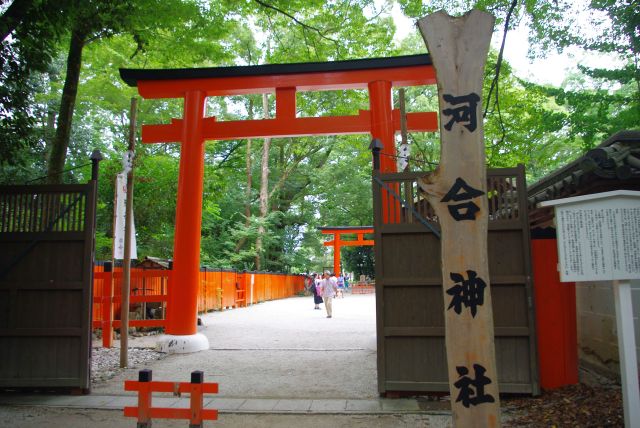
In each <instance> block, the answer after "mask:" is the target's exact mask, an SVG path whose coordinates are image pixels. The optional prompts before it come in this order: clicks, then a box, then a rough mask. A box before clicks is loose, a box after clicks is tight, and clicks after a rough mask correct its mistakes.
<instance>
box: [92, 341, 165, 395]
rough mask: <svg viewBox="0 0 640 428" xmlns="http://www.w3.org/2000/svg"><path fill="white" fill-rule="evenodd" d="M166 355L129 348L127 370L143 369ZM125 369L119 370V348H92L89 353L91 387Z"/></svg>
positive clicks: (149, 350) (150, 350)
mask: <svg viewBox="0 0 640 428" xmlns="http://www.w3.org/2000/svg"><path fill="white" fill-rule="evenodd" d="M166 356H167V354H164V353H162V352H156V351H154V350H152V349H145V348H129V352H128V357H129V358H128V360H129V368H131V369H136V368H143V367H144V365H146V364H147V363H149V362H151V361H156V360H161V359H163V358H164V357H166ZM125 370H126V369H121V368H120V348H93V352H92V353H91V385H92V386H95V385H98V384H100V383H101V382H106V381H108V380H109V379H111V378H113V377H115V376H116V375H118V374H120V373H122V372H124V371H125Z"/></svg>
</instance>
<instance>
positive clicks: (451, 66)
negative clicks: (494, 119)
mask: <svg viewBox="0 0 640 428" xmlns="http://www.w3.org/2000/svg"><path fill="white" fill-rule="evenodd" d="M493 24H494V17H493V16H492V15H490V14H488V13H486V12H481V11H478V10H472V11H471V12H468V13H467V14H465V15H464V16H461V17H451V16H449V15H447V14H446V13H444V12H442V11H440V12H437V13H434V14H432V15H429V16H427V17H424V18H422V19H420V20H419V21H418V26H419V28H420V32H421V33H422V36H423V38H424V40H425V42H426V44H427V47H428V49H429V53H430V55H431V60H432V61H433V65H434V68H435V69H436V77H437V83H438V101H439V105H440V138H441V144H442V155H441V163H440V166H439V167H438V169H437V170H436V171H435V172H434V173H432V174H429V175H427V176H426V177H424V178H422V179H420V187H421V189H422V190H423V191H424V192H425V193H426V194H427V197H428V200H429V203H430V204H431V205H433V207H434V209H435V211H436V213H437V215H438V218H439V221H440V226H441V228H442V240H441V242H442V276H443V287H444V293H443V295H444V300H445V304H444V307H445V334H446V349H447V365H448V374H449V388H450V391H451V408H452V413H453V425H454V426H458V427H497V426H500V399H499V396H498V375H497V370H496V359H495V348H494V333H493V313H492V306H491V291H490V286H489V263H488V256H487V231H488V213H487V207H488V203H487V197H486V188H487V184H486V167H485V150H484V141H483V127H482V114H481V112H482V106H481V104H482V103H481V95H482V77H483V72H484V67H485V62H486V59H487V53H488V50H489V43H490V41H491V34H492V32H493Z"/></svg>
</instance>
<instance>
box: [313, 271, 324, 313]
mask: <svg viewBox="0 0 640 428" xmlns="http://www.w3.org/2000/svg"><path fill="white" fill-rule="evenodd" d="M317 286H318V278H317V276H316V274H315V273H313V274H311V288H310V290H311V292H312V293H313V303H314V304H315V307H314V308H313V309H320V306H319V305H320V303H322V296H320V295H319V294H318V288H317Z"/></svg>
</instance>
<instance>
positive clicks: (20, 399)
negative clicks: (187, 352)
mask: <svg viewBox="0 0 640 428" xmlns="http://www.w3.org/2000/svg"><path fill="white" fill-rule="evenodd" d="M152 403H153V406H154V407H173V408H188V407H189V404H190V400H189V397H153V401H152ZM1 405H20V406H43V407H67V408H75V409H105V410H122V409H123V408H124V407H125V406H136V405H137V397H135V396H114V395H83V396H69V395H2V394H0V406H1ZM204 407H205V408H207V409H216V410H218V411H220V412H221V413H292V414H308V413H316V414H326V413H329V414H357V413H367V414H384V413H432V412H431V411H430V410H422V409H421V408H420V405H419V403H418V401H417V400H416V399H413V398H402V399H387V398H379V399H320V400H312V399H295V398H290V399H284V398H280V399H277V398H248V399H246V398H227V397H215V398H207V397H205V399H204ZM433 413H434V414H435V413H440V414H442V413H447V412H443V411H439V412H433Z"/></svg>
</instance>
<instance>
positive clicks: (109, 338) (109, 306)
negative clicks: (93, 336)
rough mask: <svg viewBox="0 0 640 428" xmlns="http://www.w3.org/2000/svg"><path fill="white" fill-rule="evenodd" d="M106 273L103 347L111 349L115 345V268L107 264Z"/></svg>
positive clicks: (103, 292)
mask: <svg viewBox="0 0 640 428" xmlns="http://www.w3.org/2000/svg"><path fill="white" fill-rule="evenodd" d="M104 272H105V273H106V274H107V275H105V278H104V279H103V281H102V346H103V347H105V348H111V346H112V345H113V266H112V264H111V263H105V265H104Z"/></svg>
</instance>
